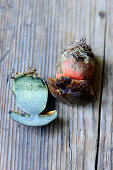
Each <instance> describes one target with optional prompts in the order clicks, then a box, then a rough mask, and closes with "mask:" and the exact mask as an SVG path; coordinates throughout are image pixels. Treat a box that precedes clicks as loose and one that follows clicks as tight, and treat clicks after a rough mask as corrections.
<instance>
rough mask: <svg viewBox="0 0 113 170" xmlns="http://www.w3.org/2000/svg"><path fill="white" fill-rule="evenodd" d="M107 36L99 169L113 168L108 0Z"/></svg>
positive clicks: (112, 62) (112, 51)
mask: <svg viewBox="0 0 113 170" xmlns="http://www.w3.org/2000/svg"><path fill="white" fill-rule="evenodd" d="M106 9H107V13H106V15H107V17H106V36H105V52H104V55H105V59H104V60H105V61H104V81H103V90H102V104H101V119H100V141H99V155H98V169H106V170H107V169H109V170H112V169H113V57H112V55H113V48H112V46H113V40H112V34H113V33H112V32H113V31H112V29H111V27H112V25H113V21H112V15H113V14H112V11H113V2H112V1H110V0H109V1H108V3H107V6H106Z"/></svg>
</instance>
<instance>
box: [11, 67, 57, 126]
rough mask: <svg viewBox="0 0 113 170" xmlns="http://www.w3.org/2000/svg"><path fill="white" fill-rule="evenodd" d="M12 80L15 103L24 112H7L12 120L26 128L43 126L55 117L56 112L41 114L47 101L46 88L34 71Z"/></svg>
mask: <svg viewBox="0 0 113 170" xmlns="http://www.w3.org/2000/svg"><path fill="white" fill-rule="evenodd" d="M13 79H14V81H13V93H14V95H15V99H16V103H17V105H18V106H19V108H20V109H22V110H23V111H24V112H25V114H22V113H18V112H16V111H9V114H10V116H11V118H13V120H15V121H16V122H19V123H21V124H23V125H27V126H44V125H46V124H48V123H50V122H51V121H52V120H54V119H55V118H56V117H57V111H56V110H54V111H49V112H45V113H43V111H44V109H45V108H46V104H47V100H48V87H47V84H46V83H45V81H44V80H43V79H42V78H40V77H38V76H37V74H36V72H35V70H32V71H29V72H27V73H21V74H18V75H17V76H15V77H13ZM41 113H43V114H41Z"/></svg>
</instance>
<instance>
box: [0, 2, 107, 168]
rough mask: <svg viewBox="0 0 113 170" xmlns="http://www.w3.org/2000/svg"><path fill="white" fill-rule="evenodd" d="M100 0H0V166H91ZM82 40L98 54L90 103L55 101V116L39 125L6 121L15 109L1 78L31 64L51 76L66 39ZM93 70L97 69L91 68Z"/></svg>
mask: <svg viewBox="0 0 113 170" xmlns="http://www.w3.org/2000/svg"><path fill="white" fill-rule="evenodd" d="M105 2H106V1H105V0H104V1H103V0H98V2H97V0H92V1H89V0H85V1H84V0H83V1H77V0H67V1H65V0H62V1H61V0H44V1H42V0H24V1H23V0H15V1H13V0H1V1H0V80H1V84H0V91H1V98H0V102H1V105H0V110H1V114H0V169H2V170H10V169H11V170H13V169H14V170H16V169H18V170H21V169H22V170H32V169H34V170H35V169H36V170H37V169H38V170H42V169H44V170H46V169H48V170H55V169H56V170H57V169H61V170H64V169H73V170H75V169H77V170H79V169H80V170H81V169H88V170H89V169H90V170H93V169H95V159H96V153H97V139H98V123H99V104H100V87H101V73H102V62H103V55H104V38H105V24H106V23H105V17H103V18H102V17H100V16H99V12H100V11H105V8H106V7H105V6H106V4H105ZM81 36H85V37H86V38H87V42H88V43H90V44H91V46H92V48H93V51H94V53H95V54H96V55H97V58H98V65H99V68H100V69H99V72H100V74H97V79H99V80H100V81H99V82H98V97H97V101H96V102H95V103H94V104H89V105H88V106H85V107H82V106H81V107H76V106H75V107H72V106H67V105H64V104H62V103H60V102H58V101H55V102H53V108H56V109H57V110H58V113H59V118H58V119H57V120H55V121H54V122H52V123H51V124H49V125H48V126H45V127H33V128H32V127H26V126H22V125H19V124H17V123H16V122H14V121H13V120H11V119H10V117H9V115H8V110H10V109H11V110H16V109H17V106H16V105H15V101H14V97H13V96H12V90H11V88H12V82H11V81H8V82H7V76H8V75H9V74H10V73H11V71H12V70H14V72H23V71H27V70H28V69H29V68H30V67H31V68H36V69H37V71H38V75H39V76H41V77H44V78H45V79H47V77H49V76H51V77H54V76H55V65H56V61H57V56H58V55H60V54H61V51H62V49H63V48H64V47H65V45H67V44H68V43H69V42H70V41H73V40H75V39H79V38H80V37H81ZM97 71H98V70H97Z"/></svg>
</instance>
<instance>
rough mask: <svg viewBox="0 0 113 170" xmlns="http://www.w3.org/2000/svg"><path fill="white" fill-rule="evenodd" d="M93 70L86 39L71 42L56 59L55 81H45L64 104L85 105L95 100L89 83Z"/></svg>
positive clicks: (92, 61)
mask: <svg viewBox="0 0 113 170" xmlns="http://www.w3.org/2000/svg"><path fill="white" fill-rule="evenodd" d="M94 70H95V58H94V54H93V53H92V50H91V47H90V46H89V45H87V44H86V39H85V38H82V39H81V40H80V41H79V42H78V41H75V42H72V43H71V44H69V45H68V46H67V47H66V48H65V49H64V51H63V52H62V54H61V56H60V57H58V61H57V66H56V79H53V78H48V79H47V84H48V87H49V90H50V92H51V94H52V95H53V96H54V97H55V98H56V99H59V100H60V101H62V102H64V103H66V104H73V105H85V104H87V103H89V102H90V101H94V99H95V98H96V94H95V92H94V90H93V86H92V83H91V82H92V79H93V75H94Z"/></svg>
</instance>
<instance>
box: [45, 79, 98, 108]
mask: <svg viewBox="0 0 113 170" xmlns="http://www.w3.org/2000/svg"><path fill="white" fill-rule="evenodd" d="M47 84H48V88H49V90H50V93H51V94H52V95H53V96H54V97H55V98H56V99H58V100H60V101H62V102H63V103H66V104H69V105H77V106H78V105H86V104H88V103H89V102H92V101H94V100H95V99H96V94H95V92H94V91H93V88H92V86H91V85H90V84H89V82H88V81H87V80H75V79H72V78H70V77H60V78H59V79H53V78H48V79H47Z"/></svg>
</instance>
